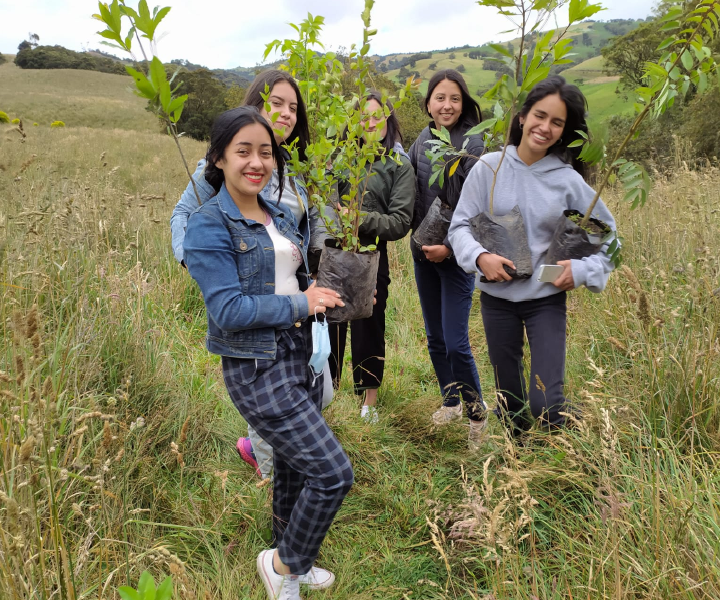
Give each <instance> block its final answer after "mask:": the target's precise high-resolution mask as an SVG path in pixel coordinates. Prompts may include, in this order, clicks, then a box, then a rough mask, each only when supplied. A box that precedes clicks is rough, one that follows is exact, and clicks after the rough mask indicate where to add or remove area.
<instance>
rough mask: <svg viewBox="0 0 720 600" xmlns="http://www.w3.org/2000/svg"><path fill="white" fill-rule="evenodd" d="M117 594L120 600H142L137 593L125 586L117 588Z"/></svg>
mask: <svg viewBox="0 0 720 600" xmlns="http://www.w3.org/2000/svg"><path fill="white" fill-rule="evenodd" d="M118 594H120V597H121V598H122V600H142V597H141V596H140V594H138V593H137V591H135V590H134V589H132V588H131V587H128V586H126V585H124V586H122V587H119V588H118Z"/></svg>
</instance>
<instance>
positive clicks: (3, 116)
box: [0, 110, 10, 123]
mask: <svg viewBox="0 0 720 600" xmlns="http://www.w3.org/2000/svg"><path fill="white" fill-rule="evenodd" d="M9 122H10V117H8V114H7V113H6V112H3V111H2V110H0V123H9Z"/></svg>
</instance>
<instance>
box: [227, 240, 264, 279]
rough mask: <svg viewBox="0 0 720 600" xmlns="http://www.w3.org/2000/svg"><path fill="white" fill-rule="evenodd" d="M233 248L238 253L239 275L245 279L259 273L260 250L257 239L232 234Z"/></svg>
mask: <svg viewBox="0 0 720 600" xmlns="http://www.w3.org/2000/svg"><path fill="white" fill-rule="evenodd" d="M232 243H233V248H234V249H235V253H236V262H237V270H238V275H239V276H240V277H241V278H243V279H245V278H247V277H251V276H252V275H255V273H257V272H258V269H259V262H260V261H259V256H258V253H259V252H260V250H259V249H258V245H257V238H255V237H253V236H245V235H242V234H232Z"/></svg>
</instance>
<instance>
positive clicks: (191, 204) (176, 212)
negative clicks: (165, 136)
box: [170, 158, 310, 263]
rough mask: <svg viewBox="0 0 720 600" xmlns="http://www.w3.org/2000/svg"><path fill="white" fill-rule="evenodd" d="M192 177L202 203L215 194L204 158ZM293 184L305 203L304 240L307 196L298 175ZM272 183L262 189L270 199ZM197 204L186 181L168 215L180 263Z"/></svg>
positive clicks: (307, 227) (307, 233) (307, 226)
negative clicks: (178, 198) (189, 225)
mask: <svg viewBox="0 0 720 600" xmlns="http://www.w3.org/2000/svg"><path fill="white" fill-rule="evenodd" d="M193 179H194V180H195V185H196V186H197V191H198V194H199V196H200V199H201V200H202V202H203V204H205V202H207V201H208V200H210V198H212V197H213V196H214V195H215V190H214V189H213V187H212V186H211V185H210V184H209V183H208V182H207V181H206V180H205V159H204V158H202V159H200V160H199V161H198V164H197V169H195V172H194V173H193ZM292 180H293V183H294V184H295V190H296V191H297V194H298V196H299V197H300V198H301V199H302V202H303V204H304V205H305V215H304V216H303V218H302V221H301V222H300V224H299V228H300V233H301V234H302V236H303V238H305V240H306V241H307V240H309V239H310V220H309V219H308V217H307V215H308V197H307V190H306V189H305V184H304V183H303V181H302V179H300V178H299V177H293V178H292ZM271 185H272V183H268V184H267V185H266V186H265V189H264V190H263V192H262V193H263V196H264V197H265V198H269V199H272V198H274V197H275V190H272V189H271V187H270V186H271ZM198 206H199V204H198V201H197V197H196V196H195V191H194V190H193V186H192V184H191V183H189V182H188V185H187V187H186V188H185V191H184V192H183V193H182V196H180V200H179V201H178V203H177V204H176V205H175V208H174V209H173V213H172V216H171V217H170V232H171V233H172V249H173V254H174V255H175V259H176V260H177V261H178V262H179V263H181V262H183V258H184V255H183V240H184V239H185V228H186V227H187V222H188V217H189V216H190V214H191V213H192V212H193V211H194V210H195V209H196V208H197V207H198Z"/></svg>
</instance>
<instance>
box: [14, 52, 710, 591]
mask: <svg viewBox="0 0 720 600" xmlns="http://www.w3.org/2000/svg"><path fill="white" fill-rule="evenodd" d="M58 75H59V76H60V75H61V74H58ZM82 75H92V74H85V73H83V74H82ZM6 76H7V77H10V78H13V77H14V78H15V79H13V81H14V82H15V85H21V86H23V85H24V86H26V89H28V90H29V89H32V86H31V83H29V82H22V81H20V82H18V79H17V78H18V77H19V76H18V74H17V72H16V71H13V69H12V68H10V69H8V68H7V66H5V67H0V89H2V90H4V91H3V92H0V93H2V94H6V93H7V90H8V88H9V87H12V86H8V85H6V79H5V77H6ZM29 76H34V74H31V75H29ZM95 76H96V77H98V78H99V81H102V82H103V83H104V82H106V81H108V80H106V77H107V76H103V75H97V74H95ZM60 80H61V81H63V79H62V77H61V79H60ZM86 84H88V82H86ZM88 85H89V84H88ZM98 85H100V83H98ZM46 89H50V88H46ZM49 93H50V92H49ZM68 93H69V92H68ZM98 93H99V92H98ZM105 97H106V98H111V97H112V96H111V95H107V96H105ZM133 100H134V99H133ZM38 102H39V100H38ZM51 104H52V103H51ZM128 106H130V105H128ZM0 108H4V107H3V106H1V105H0ZM21 108H22V107H21ZM21 108H16V109H15V110H16V111H20V110H21ZM41 108H42V107H41V106H40V105H38V109H37V110H38V111H40V110H41ZM42 110H47V111H50V109H49V108H47V107H46V108H42ZM89 110H90V109H89ZM127 110H128V112H129V113H131V112H132V110H131V108H128V109H127ZM144 116H145V115H144V113H143V111H142V109H141V108H140V109H138V110H137V114H135V116H134V117H132V118H135V119H137V121H136V123H138V122H140V121H141V120H142V118H143V117H144ZM77 118H78V121H79V122H83V123H84V124H85V126H82V127H81V126H68V127H66V128H65V129H54V130H50V129H49V128H48V127H47V126H42V127H37V128H27V129H28V131H27V139H26V140H25V141H24V142H21V137H20V135H19V134H18V133H17V132H15V131H14V130H13V128H12V127H11V126H9V125H0V318H1V324H0V327H1V328H2V335H3V340H4V342H5V343H4V344H3V347H2V352H1V353H0V370H1V371H2V373H0V448H1V450H2V455H1V456H2V458H1V460H2V466H1V469H0V470H1V471H2V473H1V474H0V598H2V599H3V600H5V599H6V598H7V599H9V600H20V599H25V598H33V599H35V598H37V599H49V598H63V599H64V598H68V599H93V600H94V599H96V598H103V599H110V598H113V599H114V598H118V596H117V594H116V592H115V590H116V588H117V586H119V585H123V584H125V583H126V582H128V581H129V582H131V583H136V582H137V579H138V577H139V574H140V573H141V572H142V571H143V570H144V569H149V570H150V571H151V572H152V573H153V574H154V575H155V576H156V578H157V577H160V576H164V575H166V574H172V575H173V580H174V584H175V588H176V598H182V599H202V600H206V599H213V600H214V599H222V600H225V599H227V600H231V599H232V600H237V599H238V598H242V599H251V600H261V599H263V598H265V592H264V590H263V588H262V585H261V584H260V582H259V580H258V578H257V576H256V574H255V566H254V559H255V556H256V555H257V553H258V552H259V551H260V550H261V549H263V548H264V547H265V546H266V543H267V540H268V536H269V528H270V500H271V494H270V488H269V487H267V486H263V485H258V482H257V480H256V478H255V476H254V473H253V472H252V471H251V470H250V469H249V468H248V467H247V465H245V464H244V463H243V462H242V461H241V460H240V459H239V458H238V457H237V455H236V453H235V450H234V442H235V440H236V439H237V437H238V435H240V434H243V433H244V432H245V424H244V423H243V421H242V419H241V418H240V416H239V415H238V413H237V411H236V410H235V409H234V408H233V406H232V405H231V403H230V401H229V399H228V398H227V395H226V393H225V390H224V385H223V382H222V377H221V372H220V365H219V361H218V359H217V357H214V356H211V355H209V354H208V353H207V352H206V351H205V350H204V347H203V336H204V331H205V313H204V307H203V303H202V298H201V296H200V295H199V293H198V290H197V288H196V286H195V285H194V283H193V282H192V280H191V279H190V278H189V277H188V276H187V274H186V272H184V271H183V270H182V269H181V268H179V267H178V265H177V264H176V263H175V261H174V259H173V258H172V255H171V250H170V232H169V227H168V219H169V216H170V212H171V210H172V207H173V206H174V203H175V201H176V198H177V197H178V195H179V193H180V191H181V190H182V189H183V188H184V187H185V176H184V172H183V169H182V166H181V164H180V162H179V159H178V157H177V155H176V150H175V148H174V145H173V143H172V141H171V140H170V139H169V138H167V137H164V136H162V135H160V134H158V133H154V132H153V127H152V126H151V127H148V128H147V130H146V131H131V130H129V129H130V128H127V129H128V130H125V131H123V130H122V127H121V126H120V125H117V126H113V127H114V128H113V129H109V128H107V127H106V126H105V124H104V121H102V120H101V119H100V117H98V113H96V112H92V113H91V114H88V115H83V113H81V112H78V113H77ZM95 118H97V119H98V120H97V121H94V120H93V119H95ZM151 125H152V124H151ZM183 144H184V149H185V151H186V152H187V154H188V157H189V159H190V160H193V159H196V158H198V157H200V156H201V155H202V154H203V153H204V146H203V145H202V144H200V143H197V142H193V141H192V140H183ZM679 158H682V157H679ZM680 164H681V163H680V161H678V165H680ZM718 190H720V172H718V169H717V168H716V167H709V168H708V169H707V170H706V171H704V172H686V171H683V170H681V168H680V166H678V170H677V172H676V173H675V175H674V176H673V177H672V178H671V179H667V180H661V181H656V182H655V187H654V191H653V193H652V196H651V200H650V205H649V206H648V207H647V208H646V209H645V210H643V211H642V212H639V213H630V212H629V211H628V210H627V209H626V207H624V206H622V205H621V204H620V203H619V201H618V198H617V196H616V195H615V194H614V193H613V192H610V193H609V194H608V195H607V202H608V203H609V205H610V207H611V209H612V210H613V211H614V213H615V215H616V218H617V220H618V222H619V223H620V224H621V232H622V234H623V236H624V238H625V247H626V254H625V256H626V266H625V267H624V268H623V270H622V271H620V272H618V273H615V274H613V276H612V277H611V280H610V283H609V285H608V289H607V290H606V292H605V293H604V294H602V295H593V294H591V293H589V292H588V291H587V290H578V291H576V292H574V293H573V294H572V295H571V299H570V304H569V315H570V318H569V329H568V357H567V378H566V387H567V394H568V397H569V398H571V399H572V401H573V402H575V403H576V404H577V405H578V407H579V408H580V409H581V410H582V414H583V419H582V420H581V421H578V422H577V423H575V426H574V427H573V428H570V429H567V430H564V431H562V432H560V433H558V434H555V435H552V436H547V435H545V434H543V433H541V432H533V434H532V435H531V436H530V438H529V439H528V442H527V444H526V445H524V446H514V445H513V444H511V443H509V442H508V440H506V439H505V437H504V435H503V431H502V428H501V427H500V425H499V424H498V423H497V421H496V420H495V419H494V418H491V424H490V434H491V435H490V437H489V439H488V442H487V444H486V445H485V446H484V448H483V449H482V451H481V452H480V453H479V454H476V455H470V454H468V451H467V445H466V436H467V429H466V427H464V426H462V425H458V426H454V427H451V428H449V429H447V430H441V431H436V430H433V429H432V428H431V427H430V414H431V413H432V411H433V410H434V409H435V408H436V407H437V405H438V403H439V398H438V390H437V384H436V382H435V380H434V376H433V371H432V367H431V365H430V361H429V358H428V355H427V350H426V347H425V337H424V328H423V326H422V318H421V313H420V308H419V304H418V300H417V295H416V292H415V289H414V282H413V276H412V265H411V259H410V257H409V252H408V249H407V240H404V241H402V242H400V243H397V244H395V245H393V246H392V247H391V270H392V278H393V283H392V285H391V288H390V301H389V307H388V334H387V336H388V352H387V368H386V379H385V382H384V384H383V387H382V389H381V392H380V415H381V418H380V422H379V423H378V424H377V425H369V424H366V423H364V422H363V421H361V420H360V419H359V418H358V412H359V411H358V408H359V407H358V401H357V400H356V399H355V398H354V397H353V395H352V393H351V384H350V381H349V380H347V379H346V380H345V381H344V382H343V387H342V389H341V391H340V393H339V394H338V395H337V397H336V400H335V401H334V403H333V404H332V405H331V407H330V408H329V409H328V410H327V412H326V417H327V420H328V422H329V423H330V424H331V426H332V427H333V429H334V430H335V432H336V433H337V435H338V437H339V439H340V440H341V442H342V444H343V446H344V447H345V448H346V450H347V451H348V454H349V456H350V458H351V461H352V463H353V466H354V468H355V474H356V484H355V486H354V487H353V489H352V490H351V492H350V495H349V496H348V498H347V500H346V502H345V504H344V506H343V508H342V509H341V511H340V513H339V516H338V519H337V521H336V523H335V525H334V526H333V527H332V529H331V531H330V534H329V536H328V539H327V541H326V543H325V544H324V546H323V549H322V552H321V556H320V560H319V563H320V564H321V565H322V566H325V567H327V568H330V569H332V570H333V571H335V573H336V575H337V582H336V584H335V586H334V587H333V588H331V589H330V590H328V591H325V592H313V593H310V594H308V595H307V597H308V598H310V599H312V598H317V599H320V598H333V599H336V600H349V599H372V598H382V599H385V600H395V599H397V600H401V599H403V600H407V599H414V598H423V599H430V600H435V599H437V600H440V599H463V600H478V599H483V600H491V599H495V600H500V599H513V600H515V599H520V598H522V599H530V598H539V599H542V600H551V599H557V600H560V599H567V598H583V599H596V598H603V599H605V598H607V599H614V600H619V599H625V598H628V599H641V598H643V599H644V598H657V599H658V600H660V599H662V600H665V599H668V598H678V599H680V598H682V599H694V598H698V599H700V598H702V599H708V600H710V599H715V598H718V597H720V568H719V567H718V565H720V500H719V498H720V495H719V494H718V491H720V469H718V466H719V465H720V432H719V431H718V425H720V412H719V409H720V400H719V399H720V369H719V368H718V364H720V297H719V295H720V291H719V290H718V285H720V284H719V283H718V273H719V271H720V264H719V262H718V254H719V253H718V250H719V248H718V240H719V239H720V192H719V191H718ZM470 328H471V342H472V346H473V350H474V353H475V356H476V359H477V363H478V368H479V371H480V373H481V380H482V383H483V386H484V390H485V395H486V398H487V399H488V400H490V403H491V404H493V402H492V401H491V398H492V396H493V386H492V376H491V372H490V368H489V365H488V360H487V353H486V348H485V344H484V336H483V330H482V323H481V320H480V316H479V310H478V307H477V306H476V307H474V309H473V312H472V317H471V322H470ZM347 375H348V376H349V374H347ZM140 418H142V420H140Z"/></svg>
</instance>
